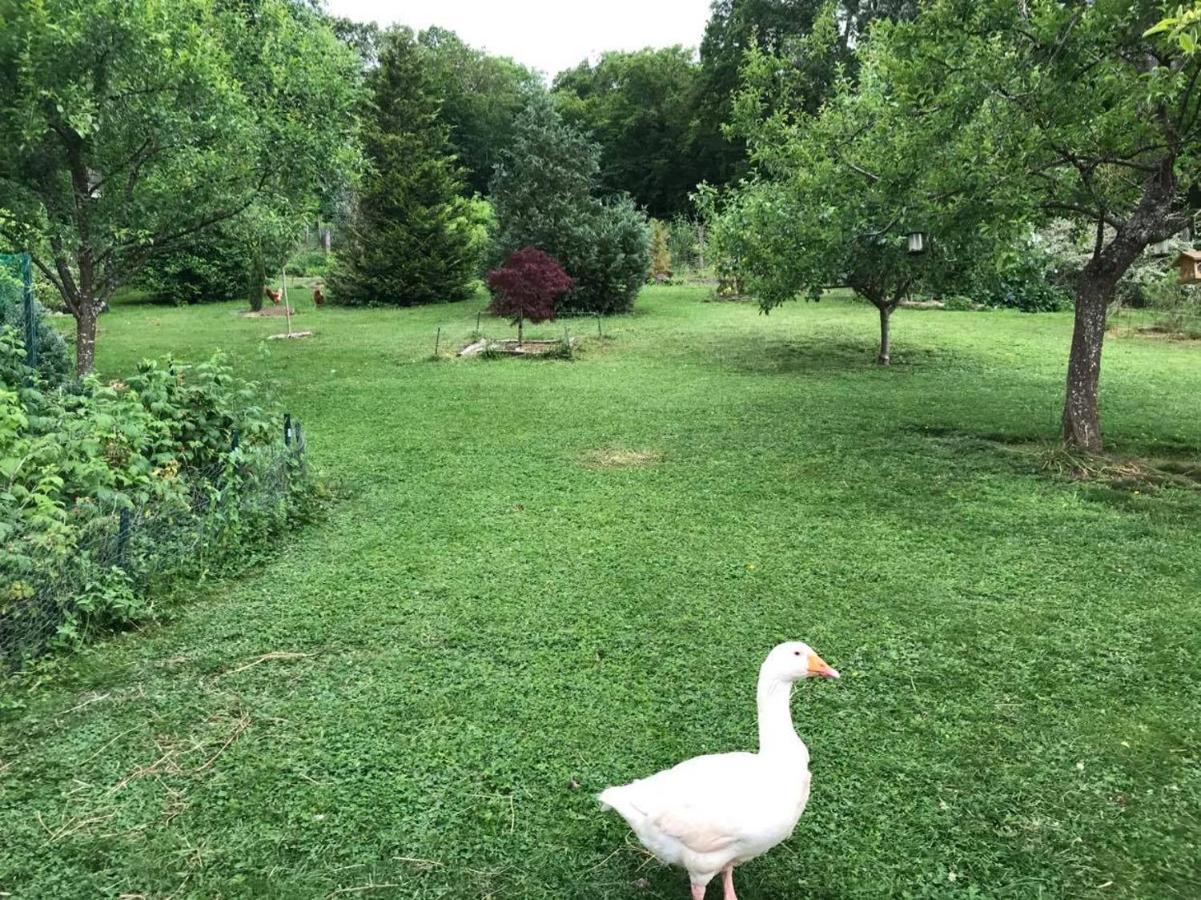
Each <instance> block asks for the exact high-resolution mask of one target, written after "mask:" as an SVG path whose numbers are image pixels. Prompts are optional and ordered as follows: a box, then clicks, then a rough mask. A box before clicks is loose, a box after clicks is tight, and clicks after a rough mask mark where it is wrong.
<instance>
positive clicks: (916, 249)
mask: <svg viewBox="0 0 1201 900" xmlns="http://www.w3.org/2000/svg"><path fill="white" fill-rule="evenodd" d="M909 252H910V253H911V254H913V255H914V256H916V255H917V254H919V253H925V252H926V232H924V231H911V232H909Z"/></svg>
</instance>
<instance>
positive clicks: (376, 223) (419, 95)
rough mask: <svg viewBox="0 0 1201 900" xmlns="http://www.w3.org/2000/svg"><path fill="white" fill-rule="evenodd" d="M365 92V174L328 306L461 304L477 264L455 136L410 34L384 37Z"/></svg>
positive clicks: (400, 32) (394, 32) (333, 276)
mask: <svg viewBox="0 0 1201 900" xmlns="http://www.w3.org/2000/svg"><path fill="white" fill-rule="evenodd" d="M368 88H369V90H370V99H369V101H368V102H367V105H366V109H365V110H364V111H363V126H362V140H363V150H364V154H365V156H366V158H367V163H368V171H367V173H366V174H365V175H364V178H363V183H362V186H361V189H360V191H359V194H358V198H357V208H356V209H355V212H354V214H353V216H352V220H351V224H350V228H349V229H348V231H349V233H348V235H347V241H346V246H345V247H344V249H342V250H340V251H339V252H338V255H337V258H336V260H335V266H334V269H333V271H332V272H331V274H330V278H329V287H330V299H331V300H332V301H336V302H338V303H343V304H349V305H361V304H370V303H387V304H394V305H397V306H414V305H417V304H421V303H434V302H439V301H449V300H460V299H462V298H463V297H465V296H466V295H467V294H468V292H469V289H470V283H471V279H472V276H473V274H474V269H475V266H476V262H477V260H476V259H475V258H474V253H473V250H472V240H471V231H470V225H469V222H468V220H467V218H466V209H465V201H463V200H462V199H461V197H460V194H461V191H462V181H461V179H460V175H459V171H458V169H457V167H456V165H455V160H454V157H453V156H452V155H451V154H450V149H449V147H450V144H449V133H448V130H447V127H446V125H445V124H444V123H443V122H442V121H441V119H440V118H439V108H438V107H439V104H438V100H437V96H436V93H435V91H434V87H433V85H431V84H430V81H429V77H428V75H427V74H426V72H425V71H424V68H423V66H422V58H421V54H420V52H419V50H418V47H417V44H416V41H415V40H414V38H413V33H412V32H411V31H410V30H409V29H407V28H397V29H393V30H391V31H389V32H387V33H386V34H385V35H384V38H383V40H382V42H381V47H380V53H379V65H378V66H376V68H374V69H373V70H372V71H371V73H370V74H369V75H368Z"/></svg>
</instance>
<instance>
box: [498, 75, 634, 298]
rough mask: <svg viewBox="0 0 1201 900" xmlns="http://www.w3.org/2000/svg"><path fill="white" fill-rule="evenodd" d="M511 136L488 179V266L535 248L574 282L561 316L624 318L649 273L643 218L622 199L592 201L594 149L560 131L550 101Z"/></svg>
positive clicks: (536, 104)
mask: <svg viewBox="0 0 1201 900" xmlns="http://www.w3.org/2000/svg"><path fill="white" fill-rule="evenodd" d="M514 132H515V133H514V139H513V142H512V146H511V148H510V149H509V150H507V151H506V152H505V154H504V155H503V160H502V162H501V164H500V166H498V167H497V171H496V175H495V176H494V177H493V179H492V202H493V205H494V207H495V210H496V219H497V234H496V240H495V242H494V246H493V259H494V261H495V262H497V263H499V262H501V261H502V260H504V259H505V258H506V257H507V256H508V254H510V253H512V252H513V251H514V250H517V249H520V248H522V247H537V248H538V249H539V250H543V251H545V252H547V253H549V254H550V255H551V256H553V257H555V259H557V260H558V261H559V263H560V264H561V265H562V266H563V268H564V269H565V270H566V271H567V274H568V275H570V276H571V277H572V279H574V281H575V288H574V289H573V290H572V291H571V292H569V293H568V294H567V295H565V296H564V298H563V299H562V300H561V301H560V302H559V306H558V313H559V314H560V315H573V314H574V315H580V314H598V313H599V314H607V313H618V312H628V311H629V310H630V309H632V308H633V305H634V298H635V297H636V296H637V294H638V291H639V290H640V289H641V287H642V285H643V284H644V283H645V281H646V273H647V269H648V268H649V266H650V247H649V241H650V235H649V231H648V229H647V224H646V217H645V216H644V215H642V213H640V212H639V211H638V210H636V209H635V208H634V204H633V202H632V201H630V200H629V199H628V198H618V199H612V200H608V201H604V200H601V199H600V198H598V197H596V196H594V191H595V188H596V184H597V172H598V170H599V166H600V163H599V153H600V151H599V148H598V147H597V146H596V145H595V144H593V143H592V142H591V141H589V140H588V139H587V138H586V137H585V136H584V135H583V134H581V133H580V132H578V131H576V130H575V129H573V128H571V127H570V126H568V125H565V124H564V123H563V120H562V119H561V118H560V116H559V113H558V112H557V111H556V110H555V108H554V105H553V104H552V102H551V101H550V99H549V98H547V97H545V96H537V97H535V98H534V99H533V100H532V101H531V103H530V105H529V106H528V107H527V108H526V110H525V111H524V112H523V113H522V114H521V116H519V117H518V120H517V123H516V125H515V129H514Z"/></svg>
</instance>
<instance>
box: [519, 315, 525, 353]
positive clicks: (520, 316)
mask: <svg viewBox="0 0 1201 900" xmlns="http://www.w3.org/2000/svg"><path fill="white" fill-rule="evenodd" d="M524 325H525V317H524V316H522V315H520V314H518V316H517V346H518V347H520V346H521V344H522V326H524Z"/></svg>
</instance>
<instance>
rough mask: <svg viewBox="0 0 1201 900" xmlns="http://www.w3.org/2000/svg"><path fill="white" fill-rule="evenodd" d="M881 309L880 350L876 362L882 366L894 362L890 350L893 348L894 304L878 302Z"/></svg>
mask: <svg viewBox="0 0 1201 900" xmlns="http://www.w3.org/2000/svg"><path fill="white" fill-rule="evenodd" d="M876 308H877V309H878V310H880V352H879V354H878V355H877V356H876V362H877V363H879V364H880V365H882V366H887V365H891V364H892V357H891V356H890V355H889V352H890V351H891V349H892V334H891V331H890V326H891V319H892V306H891V304H888V303H882V304H878V305H877V306H876Z"/></svg>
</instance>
